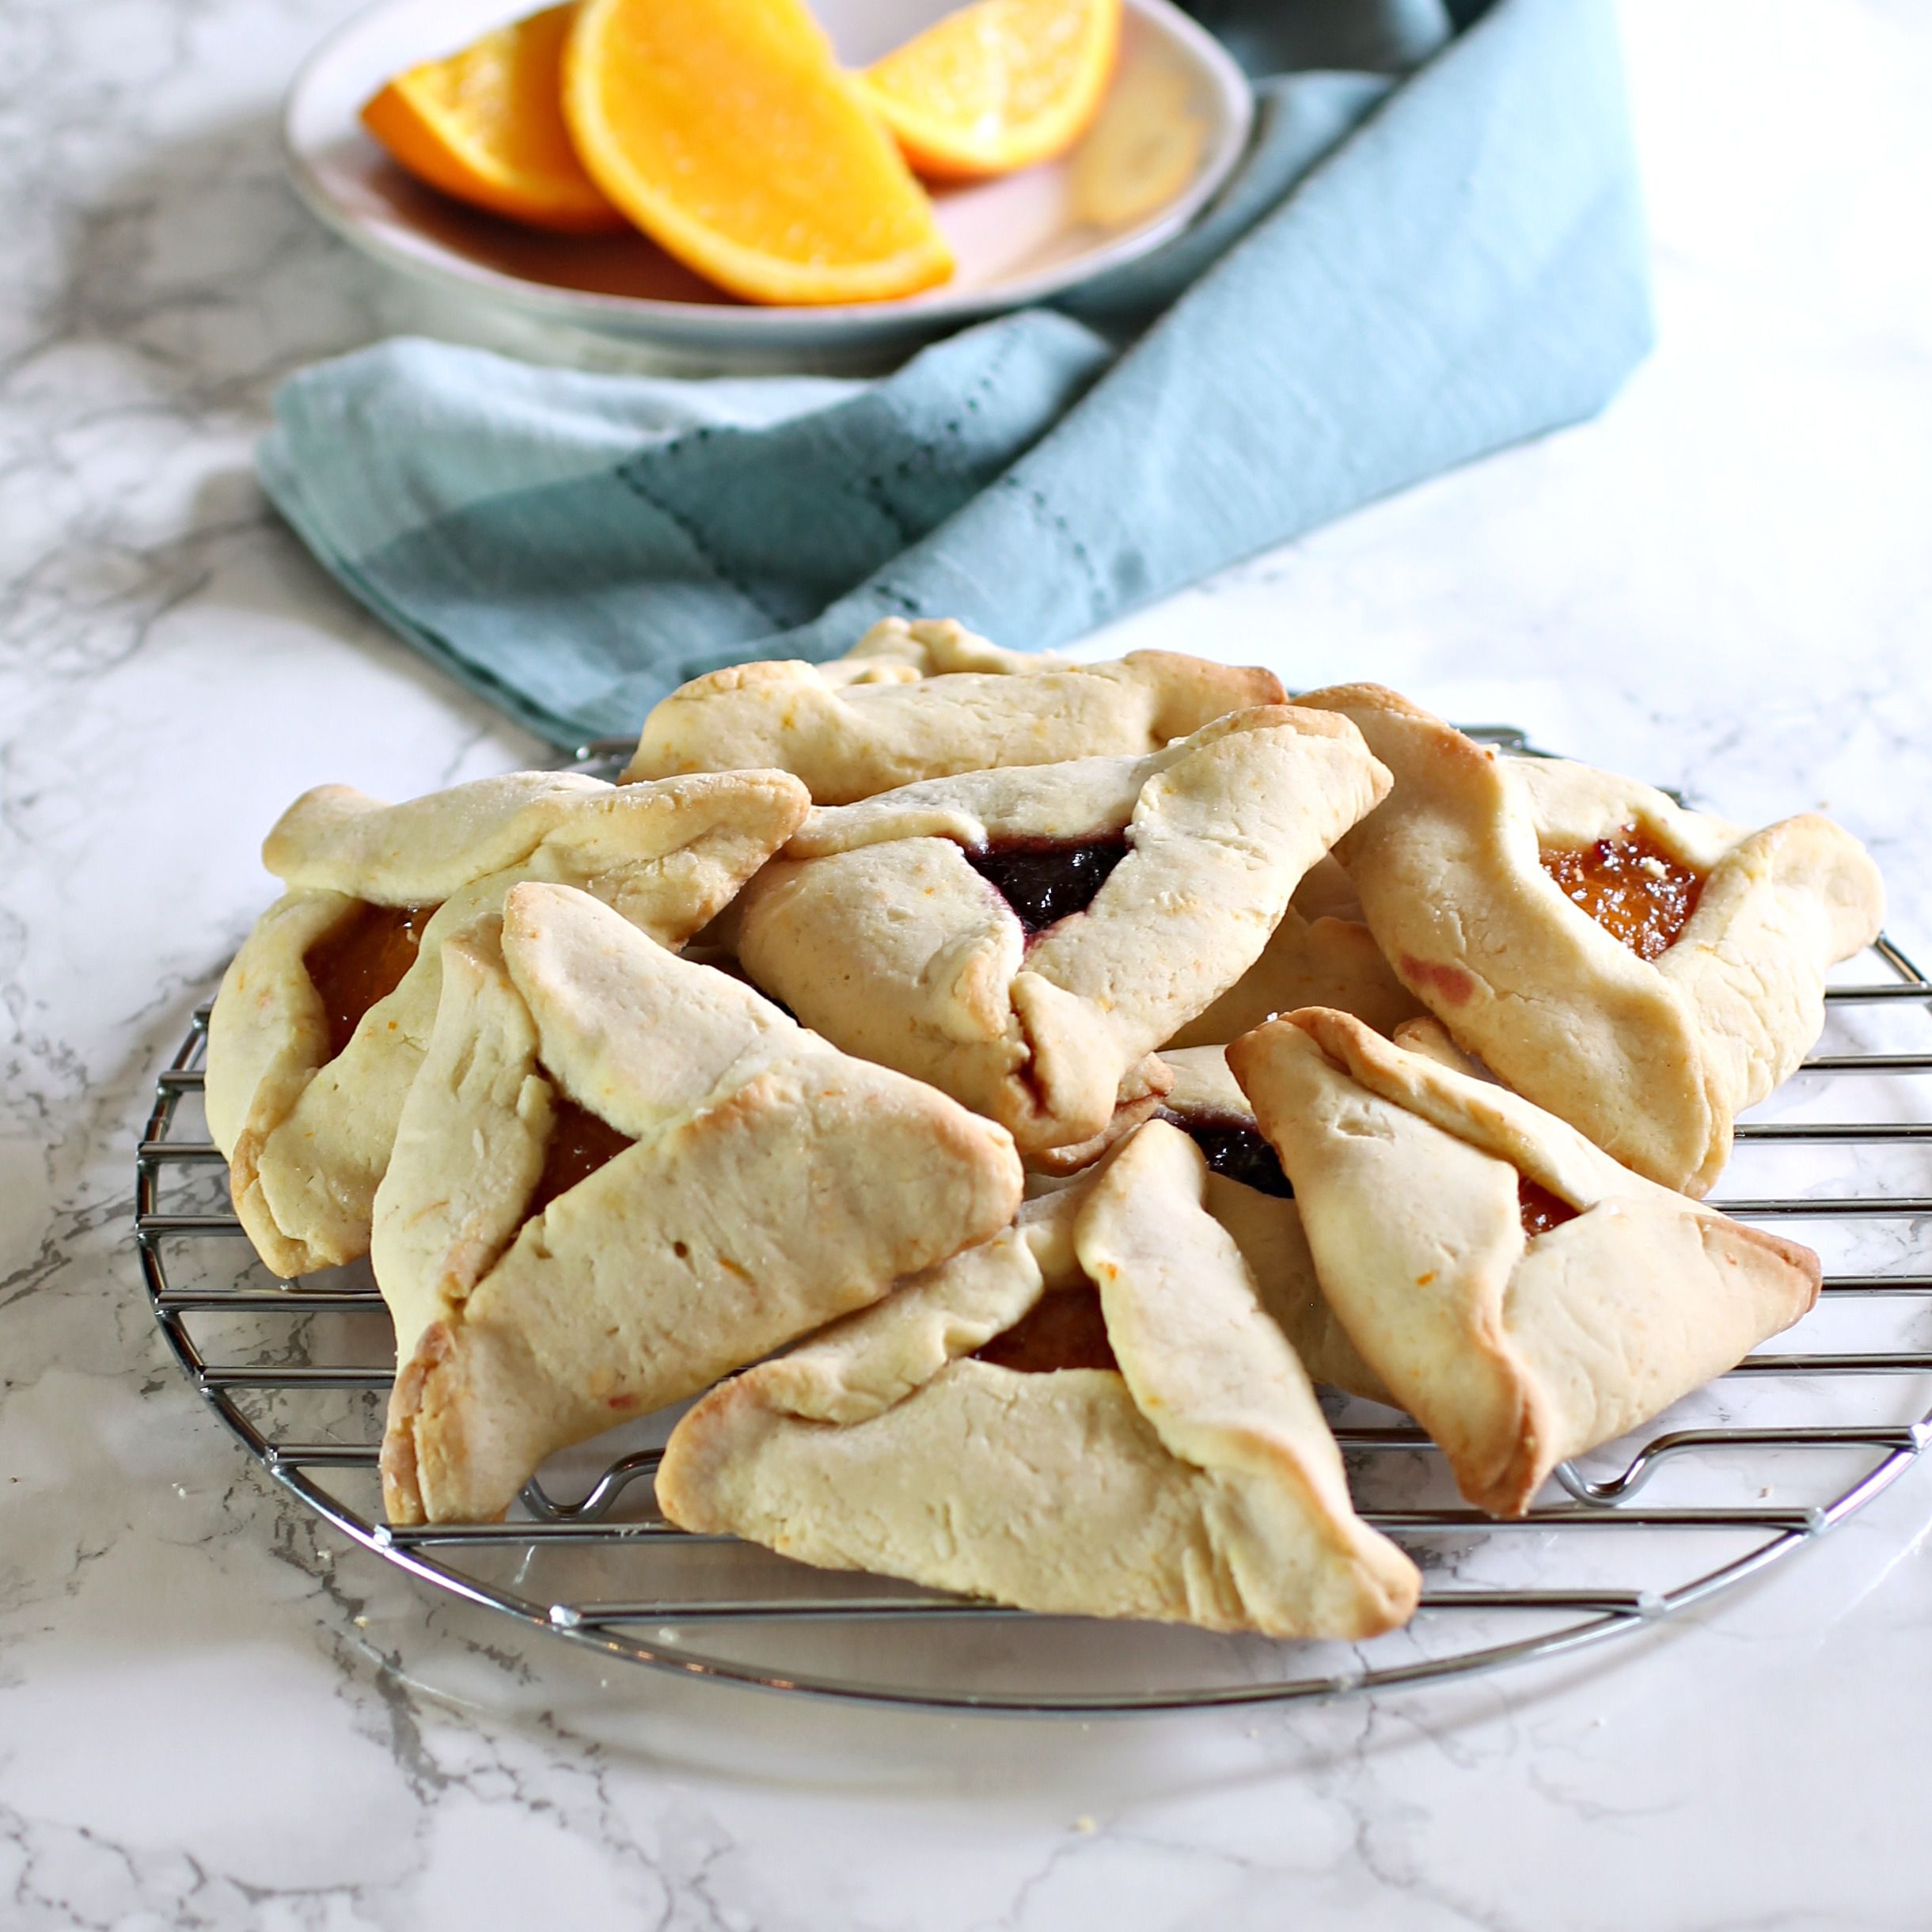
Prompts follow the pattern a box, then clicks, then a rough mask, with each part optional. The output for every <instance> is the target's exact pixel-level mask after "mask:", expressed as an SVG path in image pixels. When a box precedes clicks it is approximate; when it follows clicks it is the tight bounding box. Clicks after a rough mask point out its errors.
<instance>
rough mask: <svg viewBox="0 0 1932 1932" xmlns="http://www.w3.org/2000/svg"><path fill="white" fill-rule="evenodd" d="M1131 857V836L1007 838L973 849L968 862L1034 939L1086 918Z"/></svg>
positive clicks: (1116, 834)
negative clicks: (1068, 921)
mask: <svg viewBox="0 0 1932 1932" xmlns="http://www.w3.org/2000/svg"><path fill="white" fill-rule="evenodd" d="M1126 856H1127V835H1126V833H1124V832H1117V833H1114V834H1112V835H1111V836H1110V837H1106V838H1095V839H1047V838H1029V839H1003V840H1001V841H1000V842H999V843H998V844H996V845H982V846H981V847H979V848H977V850H973V849H971V848H969V849H968V850H967V852H966V863H967V864H969V865H970V866H971V867H972V868H973V870H974V871H976V872H977V873H978V875H980V877H981V879H985V882H986V883H987V884H988V885H989V886H992V888H993V890H994V891H995V892H996V893H998V894H999V895H1000V898H1003V899H1004V900H1005V901H1006V902H1007V904H1008V905H1010V906H1011V907H1012V909H1013V916H1014V917H1015V918H1016V919H1018V920H1019V923H1020V924H1021V925H1022V926H1023V928H1025V929H1026V934H1027V938H1028V939H1032V938H1033V937H1034V936H1035V935H1036V934H1038V933H1041V932H1045V931H1046V928H1048V927H1049V926H1050V925H1053V924H1056V923H1057V921H1059V920H1062V919H1065V918H1067V917H1070V916H1071V915H1072V914H1073V913H1084V912H1085V911H1086V909H1087V907H1088V906H1090V905H1092V904H1093V901H1094V895H1095V894H1096V893H1097V892H1099V890H1100V888H1101V887H1102V886H1104V885H1105V884H1106V882H1107V879H1108V878H1109V876H1110V875H1111V874H1112V872H1113V870H1114V867H1115V866H1117V865H1118V864H1120V862H1121V860H1123V859H1124V858H1125V857H1126Z"/></svg>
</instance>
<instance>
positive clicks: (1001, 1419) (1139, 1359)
mask: <svg viewBox="0 0 1932 1932" xmlns="http://www.w3.org/2000/svg"><path fill="white" fill-rule="evenodd" d="M1205 1178H1206V1169H1205V1165H1204V1163H1203V1162H1202V1160H1201V1157H1200V1156H1199V1154H1198V1152H1196V1151H1195V1149H1194V1148H1193V1147H1191V1146H1190V1144H1189V1143H1188V1141H1187V1140H1186V1137H1184V1136H1182V1134H1181V1133H1179V1132H1177V1131H1176V1130H1175V1129H1173V1128H1171V1127H1169V1126H1168V1125H1166V1124H1164V1123H1163V1122H1152V1123H1150V1124H1148V1125H1146V1126H1144V1127H1141V1128H1140V1129H1137V1131H1136V1132H1135V1133H1133V1135H1132V1136H1131V1137H1129V1139H1128V1140H1127V1141H1125V1143H1124V1144H1122V1147H1121V1148H1120V1150H1119V1151H1118V1153H1117V1154H1115V1155H1114V1156H1113V1157H1112V1159H1111V1160H1110V1161H1109V1163H1107V1165H1106V1167H1104V1168H1103V1169H1101V1170H1099V1171H1098V1172H1097V1173H1096V1174H1095V1175H1093V1176H1091V1177H1087V1178H1085V1179H1082V1180H1081V1181H1080V1182H1076V1183H1075V1184H1074V1185H1073V1186H1070V1187H1068V1188H1065V1189H1063V1190H1060V1191H1058V1192H1057V1193H1055V1194H1050V1195H1049V1196H1047V1197H1046V1198H1044V1199H1042V1200H1040V1201H1034V1202H1031V1203H1029V1204H1028V1205H1027V1207H1025V1208H1024V1209H1022V1210H1021V1212H1020V1215H1019V1220H1018V1221H1017V1222H1016V1223H1015V1225H1014V1226H1013V1227H1012V1228H1009V1229H1008V1231H1007V1232H1005V1233H1004V1234H1002V1235H999V1236H997V1237H996V1239H993V1240H992V1241H989V1242H988V1243H985V1244H984V1245H983V1246H981V1247H977V1248H974V1249H972V1250H970V1251H968V1252H967V1253H966V1254H962V1255H959V1256H958V1257H957V1258H955V1259H954V1260H953V1261H951V1262H948V1263H947V1264H946V1265H945V1266H942V1267H939V1268H936V1269H935V1270H933V1271H932V1273H929V1274H928V1275H926V1276H924V1277H923V1278H922V1279H920V1281H915V1282H911V1283H909V1284H908V1285H906V1286H905V1288H904V1289H901V1291H900V1292H898V1293H897V1294H895V1295H894V1296H892V1297H891V1298H890V1300H887V1301H886V1302H884V1303H882V1304H880V1305H879V1307H877V1308H871V1309H869V1310H867V1311H866V1312H865V1313H864V1314H863V1315H856V1316H854V1317H852V1319H849V1320H848V1321H845V1322H842V1323H840V1324H839V1325H838V1326H837V1327H835V1328H833V1329H831V1330H828V1331H827V1332H826V1334H824V1335H822V1336H820V1337H818V1338H816V1339H815V1340H814V1341H811V1342H807V1343H806V1344H805V1345H804V1346H803V1347H801V1348H799V1349H796V1350H795V1351H794V1352H793V1353H791V1354H789V1355H787V1356H784V1357H780V1358H779V1359H778V1360H777V1361H771V1362H767V1363H764V1364H762V1365H760V1366H759V1367H757V1368H753V1369H751V1370H750V1371H748V1372H746V1374H744V1375H742V1376H738V1377H737V1378H736V1379H735V1380H733V1381H731V1382H728V1383H727V1384H724V1385H723V1387H720V1388H717V1389H715V1390H713V1391H712V1393H711V1394H710V1395H708V1396H706V1397H705V1398H704V1400H703V1401H702V1402H700V1403H699V1404H698V1405H697V1407H696V1408H695V1409H693V1410H692V1411H691V1413H690V1414H689V1415H687V1416H686V1417H685V1418H684V1420H683V1421H681V1422H680V1423H679V1424H678V1427H677V1429H675V1430H674V1432H673V1434H672V1437H671V1440H670V1445H669V1447H668V1448H666V1451H665V1454H664V1460H663V1463H662V1466H661V1467H660V1468H659V1472H658V1485H657V1489H658V1500H659V1504H660V1505H661V1506H662V1508H663V1509H664V1510H665V1512H666V1514H667V1515H669V1516H670V1517H671V1519H672V1520H674V1522H678V1523H680V1524H683V1525H684V1527H685V1528H688V1529H692V1530H700V1531H719V1530H728V1531H731V1532H735V1533H736V1534H738V1535H742V1536H746V1537H749V1538H750V1539H753V1541H756V1542H759V1543H766V1544H769V1546H770V1547H772V1548H773V1549H776V1550H779V1551H783V1552H784V1554H786V1555H788V1556H791V1557H795V1558H799V1559H801V1560H803V1562H808V1563H814V1564H818V1565H819V1566H822V1567H824V1568H828V1569H837V1570H874V1571H879V1572H882V1573H886V1574H889V1575H894V1576H901V1577H911V1578H913V1580H914V1581H917V1582H920V1583H924V1584H928V1585H932V1586H933V1587H934V1588H939V1589H946V1590H958V1591H962V1592H968V1593H970V1594H974V1595H977V1596H989V1597H993V1598H996V1599H997V1600H1000V1601H1001V1602H1004V1603H1008V1604H1018V1605H1019V1606H1021V1607H1023V1608H1026V1609H1030V1610H1038V1611H1050V1612H1058V1613H1061V1614H1072V1615H1088V1616H1106V1617H1145V1618H1156V1619H1163V1620H1165V1621H1169V1622H1176V1623H1196V1624H1199V1625H1201V1626H1205V1628H1208V1629H1210V1630H1261V1631H1265V1632H1266V1633H1267V1634H1270V1635H1273V1636H1277V1637H1295V1636H1319V1637H1331V1638H1345V1639H1355V1638H1366V1637H1369V1636H1372V1635H1374V1634H1377V1633H1378V1632H1380V1631H1383V1630H1389V1629H1391V1628H1393V1627H1394V1626H1396V1625H1398V1624H1400V1623H1404V1622H1406V1620H1407V1619H1408V1618H1409V1616H1410V1615H1411V1614H1412V1613H1413V1611H1414V1607H1415V1603H1416V1596H1417V1592H1418V1588H1419V1584H1420V1579H1419V1577H1418V1575H1417V1573H1416V1570H1415V1566H1414V1564H1413V1563H1411V1562H1410V1560H1409V1559H1408V1558H1407V1557H1406V1556H1405V1555H1403V1554H1402V1552H1401V1551H1399V1550H1398V1549H1397V1548H1396V1547H1395V1546H1394V1545H1393V1544H1392V1543H1389V1542H1388V1541H1387V1539H1385V1538H1384V1537H1382V1536H1380V1535H1378V1534H1377V1533H1376V1532H1375V1531H1373V1530H1372V1529H1370V1528H1368V1527H1367V1526H1366V1525H1365V1524H1363V1523H1362V1522H1361V1520H1360V1519H1359V1518H1358V1517H1357V1516H1356V1514H1355V1513H1354V1510H1353V1506H1352V1505H1351V1504H1350V1502H1349V1494H1348V1487H1347V1483H1346V1478H1345V1476H1344V1474H1343V1471H1342V1457H1341V1455H1340V1452H1338V1449H1337V1448H1336V1446H1335V1443H1334V1437H1332V1436H1330V1433H1329V1432H1328V1429H1327V1425H1326V1423H1324V1421H1323V1419H1322V1415H1321V1411H1320V1410H1319V1408H1318V1407H1317V1406H1316V1404H1315V1395H1314V1391H1313V1390H1312V1389H1311V1387H1310V1385H1309V1383H1308V1376H1307V1375H1306V1374H1305V1373H1304V1371H1303V1369H1302V1368H1301V1365H1300V1363H1299V1362H1298V1361H1296V1358H1295V1355H1294V1352H1293V1350H1292V1349H1290V1348H1289V1346H1287V1344H1286V1343H1285V1342H1284V1340H1283V1339H1282V1337H1281V1331H1280V1330H1278V1329H1277V1328H1276V1327H1274V1326H1273V1323H1270V1321H1269V1320H1268V1319H1267V1317H1266V1315H1263V1314H1262V1311H1261V1309H1260V1308H1259V1306H1258V1304H1257V1302H1256V1300H1255V1296H1254V1286H1253V1284H1252V1281H1251V1279H1250V1277H1249V1276H1248V1273H1247V1269H1246V1268H1245V1266H1243V1262H1242V1260H1241V1257H1240V1254H1239V1251H1237V1250H1236V1248H1235V1245H1234V1243H1233V1242H1232V1239H1230V1237H1229V1236H1228V1235H1227V1234H1226V1232H1224V1230H1223V1229H1222V1228H1220V1226H1219V1225H1217V1223H1216V1222H1215V1221H1214V1220H1213V1218H1212V1217H1210V1216H1209V1215H1208V1214H1207V1213H1205V1212H1204V1211H1203V1209H1202V1206H1201V1193H1202V1186H1203V1182H1204V1181H1205Z"/></svg>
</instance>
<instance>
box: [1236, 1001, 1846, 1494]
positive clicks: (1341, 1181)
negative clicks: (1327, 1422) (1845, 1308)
mask: <svg viewBox="0 0 1932 1932" xmlns="http://www.w3.org/2000/svg"><path fill="white" fill-rule="evenodd" d="M1228 1063H1229V1065H1231V1066H1232V1068H1233V1070H1234V1072H1235V1076H1236V1078H1237V1079H1238V1080H1239V1081H1240V1083H1241V1084H1242V1086H1243V1088H1244V1089H1245V1090H1246V1091H1247V1095H1248V1098H1249V1099H1250V1100H1251V1102H1252V1103H1254V1112H1255V1115H1256V1117H1257V1118H1258V1120H1259V1121H1260V1122H1261V1125H1262V1131H1263V1132H1264V1133H1266V1135H1267V1137H1268V1138H1269V1139H1270V1141H1272V1142H1273V1144H1274V1146H1275V1148H1276V1150H1277V1152H1279V1153H1280V1155H1281V1164H1282V1166H1283V1167H1285V1169H1286V1170H1287V1171H1288V1174H1289V1179H1291V1180H1292V1182H1293V1183H1294V1187H1295V1201H1296V1206H1297V1207H1298V1208H1299V1209H1300V1213H1301V1224H1302V1228H1303V1230H1304V1232H1305V1234H1306V1235H1307V1238H1308V1247H1309V1249H1310V1251H1311V1253H1312V1254H1313V1256H1314V1258H1315V1270H1316V1273H1318V1275H1319V1277H1320V1281H1321V1287H1322V1291H1323V1296H1324V1297H1325V1298H1326V1300H1327V1304H1328V1306H1329V1308H1330V1309H1332V1310H1333V1311H1334V1315H1335V1317H1336V1319H1338V1321H1339V1322H1340V1323H1341V1324H1342V1327H1344V1328H1345V1329H1346V1330H1347V1332H1348V1334H1349V1338H1350V1339H1351V1340H1352V1341H1353V1342H1354V1344H1355V1346H1356V1347H1357V1349H1359V1350H1360V1351H1361V1356H1362V1357H1363V1359H1364V1360H1365V1361H1367V1362H1368V1364H1369V1365H1370V1366H1371V1367H1372V1368H1373V1369H1374V1370H1375V1372H1376V1373H1377V1374H1378V1375H1379V1376H1380V1377H1381V1379H1382V1380H1383V1381H1384V1383H1385V1384H1387V1387H1388V1389H1389V1391H1391V1395H1393V1397H1394V1399H1395V1401H1396V1402H1397V1403H1399V1404H1400V1405H1401V1406H1403V1408H1405V1409H1406V1410H1408V1411H1409V1412H1410V1414H1412V1415H1413V1416H1414V1418H1415V1419H1416V1421H1418V1422H1419V1423H1420V1424H1421V1425H1422V1427H1423V1428H1424V1429H1426V1430H1427V1431H1428V1432H1429V1435H1430V1436H1431V1437H1433V1438H1434V1440H1435V1441H1436V1442H1437V1444H1438V1445H1439V1446H1440V1448H1441V1449H1442V1451H1443V1452H1444V1455H1445V1456H1447V1457H1448V1462H1449V1466H1450V1468H1451V1469H1452V1471H1453V1472H1454V1474H1455V1476H1456V1482H1457V1483H1458V1485H1459V1486H1460V1488H1461V1490H1462V1492H1463V1494H1464V1495H1465V1496H1466V1497H1468V1499H1469V1500H1470V1501H1471V1502H1472V1503H1474V1504H1475V1505H1477V1506H1478V1508H1479V1509H1486V1510H1488V1511H1490V1513H1492V1514H1494V1515H1497V1516H1521V1515H1523V1514H1524V1513H1525V1512H1526V1511H1527V1510H1528V1508H1529V1506H1530V1505H1531V1503H1532V1501H1533V1500H1534V1499H1535V1495H1536V1492H1537V1490H1539V1488H1540V1487H1541V1486H1542V1485H1543V1481H1544V1479H1545V1478H1547V1476H1548V1475H1549V1474H1550V1472H1551V1471H1552V1470H1553V1469H1554V1467H1556V1465H1557V1464H1558V1463H1560V1462H1562V1461H1563V1460H1564V1459H1566V1458H1567V1457H1569V1456H1577V1455H1580V1454H1581V1453H1582V1452H1584V1451H1585V1450H1586V1449H1590V1448H1595V1447H1596V1445H1597V1444H1600V1443H1604V1442H1607V1441H1611V1440H1614V1439H1615V1437H1618V1436H1620V1435H1622V1434H1623V1433H1624V1431H1625V1430H1626V1429H1632V1428H1634V1427H1635V1426H1636V1425H1638V1423H1639V1422H1642V1421H1645V1420H1647V1419H1648V1418H1649V1417H1651V1416H1653V1415H1655V1414H1657V1413H1658V1411H1659V1410H1662V1409H1664V1408H1667V1407H1668V1406H1669V1405H1670V1404H1671V1403H1673V1402H1675V1401H1676V1400H1677V1399H1679V1398H1680V1396H1683V1395H1687V1394H1689V1393H1690V1391H1691V1390H1693V1389H1695V1388H1697V1387H1699V1386H1700V1385H1702V1384H1703V1383H1705V1382H1707V1381H1708V1380H1710V1378H1711V1377H1712V1376H1716V1375H1721V1374H1722V1373H1723V1372H1725V1370H1726V1369H1728V1368H1732V1367H1733V1366H1735V1365H1736V1364H1737V1362H1738V1361H1740V1360H1742V1358H1743V1357H1744V1356H1745V1355H1747V1354H1748V1353H1750V1351H1751V1350H1752V1349H1753V1348H1754V1347H1756V1346H1757V1344H1758V1343H1759V1342H1762V1341H1763V1340H1764V1339H1765V1338H1766V1337H1767V1336H1770V1335H1774V1334H1778V1332H1779V1331H1780V1330H1783V1329H1786V1328H1788V1327H1790V1325H1791V1324H1792V1323H1793V1322H1795V1321H1796V1320H1797V1319H1798V1318H1799V1317H1800V1316H1801V1315H1803V1314H1805V1311H1807V1310H1808V1309H1809V1308H1811V1306H1812V1303H1813V1302H1814V1301H1815V1300H1816V1297H1817V1293H1818V1284H1819V1270H1818V1258H1817V1257H1816V1255H1815V1254H1812V1251H1810V1250H1809V1248H1804V1247H1798V1246H1797V1244H1796V1243H1793V1242H1790V1241H1784V1240H1781V1239H1778V1237H1777V1236H1775V1235H1769V1234H1766V1233H1764V1232H1762V1231H1761V1230H1759V1229H1758V1228H1750V1227H1746V1226H1744V1225H1743V1224H1740V1223H1739V1222H1737V1221H1733V1220H1727V1219H1726V1218H1725V1217H1724V1216H1723V1215H1721V1214H1720V1213H1718V1212H1717V1211H1716V1209H1713V1208H1707V1207H1705V1206H1703V1205H1701V1204H1700V1203H1699V1202H1696V1201H1687V1200H1686V1199H1685V1198H1683V1196H1681V1195H1679V1194H1672V1192H1671V1191H1670V1190H1668V1188H1664V1187H1660V1186H1657V1185H1656V1183H1655V1182H1650V1181H1646V1180H1645V1179H1642V1177H1641V1176H1639V1175H1634V1174H1632V1173H1630V1171H1628V1170H1627V1169H1626V1168H1623V1167H1619V1166H1618V1165H1617V1163H1615V1161H1613V1160H1611V1158H1610V1157H1609V1156H1608V1155H1607V1154H1605V1153H1604V1152H1600V1150H1599V1149H1598V1148H1595V1147H1593V1146H1592V1145H1591V1144H1590V1143H1589V1142H1588V1141H1587V1140H1585V1138H1584V1137H1583V1136H1582V1135H1581V1133H1578V1132H1577V1130H1576V1129H1574V1128H1573V1127H1570V1126H1569V1125H1566V1124H1565V1123H1564V1122H1562V1121H1560V1120H1558V1119H1557V1118H1554V1116H1553V1115H1551V1114H1546V1113H1544V1112H1543V1110H1541V1109H1540V1108H1538V1107H1535V1106H1532V1105H1531V1104H1530V1103H1529V1102H1528V1101H1527V1100H1525V1099H1522V1098H1521V1097H1520V1095H1516V1094H1513V1093H1510V1092H1509V1091H1507V1090H1506V1089H1505V1088H1503V1087H1497V1086H1495V1085H1493V1084H1490V1083H1489V1082H1486V1081H1484V1080H1478V1079H1475V1078H1474V1077H1472V1076H1470V1075H1468V1074H1466V1073H1462V1072H1456V1071H1455V1070H1454V1069H1453V1068H1450V1067H1448V1066H1446V1065H1444V1064H1443V1063H1442V1061H1440V1060H1439V1059H1437V1058H1434V1057H1429V1056H1428V1055H1425V1054H1422V1053H1411V1052H1407V1051H1405V1050H1403V1048H1401V1047H1399V1046H1394V1045H1391V1043H1390V1042H1388V1041H1387V1040H1384V1038H1381V1036H1380V1034H1376V1033H1375V1032H1374V1031H1372V1030H1371V1029H1370V1028H1369V1027H1365V1025H1363V1023H1361V1021H1360V1020H1358V1019H1353V1017H1351V1016H1350V1015H1347V1014H1343V1013H1330V1012H1321V1011H1319V1010H1311V1011H1309V1012H1304V1013H1297V1014H1295V1015H1292V1016H1291V1017H1290V1018H1289V1019H1278V1020H1274V1021H1271V1022H1270V1023H1269V1024H1268V1025H1267V1026H1265V1027H1261V1028H1260V1029H1259V1030H1258V1031H1255V1032H1254V1033H1251V1034H1248V1035H1247V1037H1246V1038H1243V1039H1239V1040H1237V1041H1235V1043H1234V1044H1233V1045H1232V1046H1230V1047H1229V1048H1228ZM1534 1190H1544V1192H1543V1194H1541V1195H1540V1196H1539V1195H1538V1194H1536V1193H1535V1191H1534ZM1539 1215H1540V1216H1541V1217H1542V1218H1543V1220H1545V1221H1546V1222H1554V1224H1551V1225H1549V1226H1548V1227H1547V1232H1532V1217H1535V1216H1539ZM1563 1217H1570V1218H1563Z"/></svg>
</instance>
